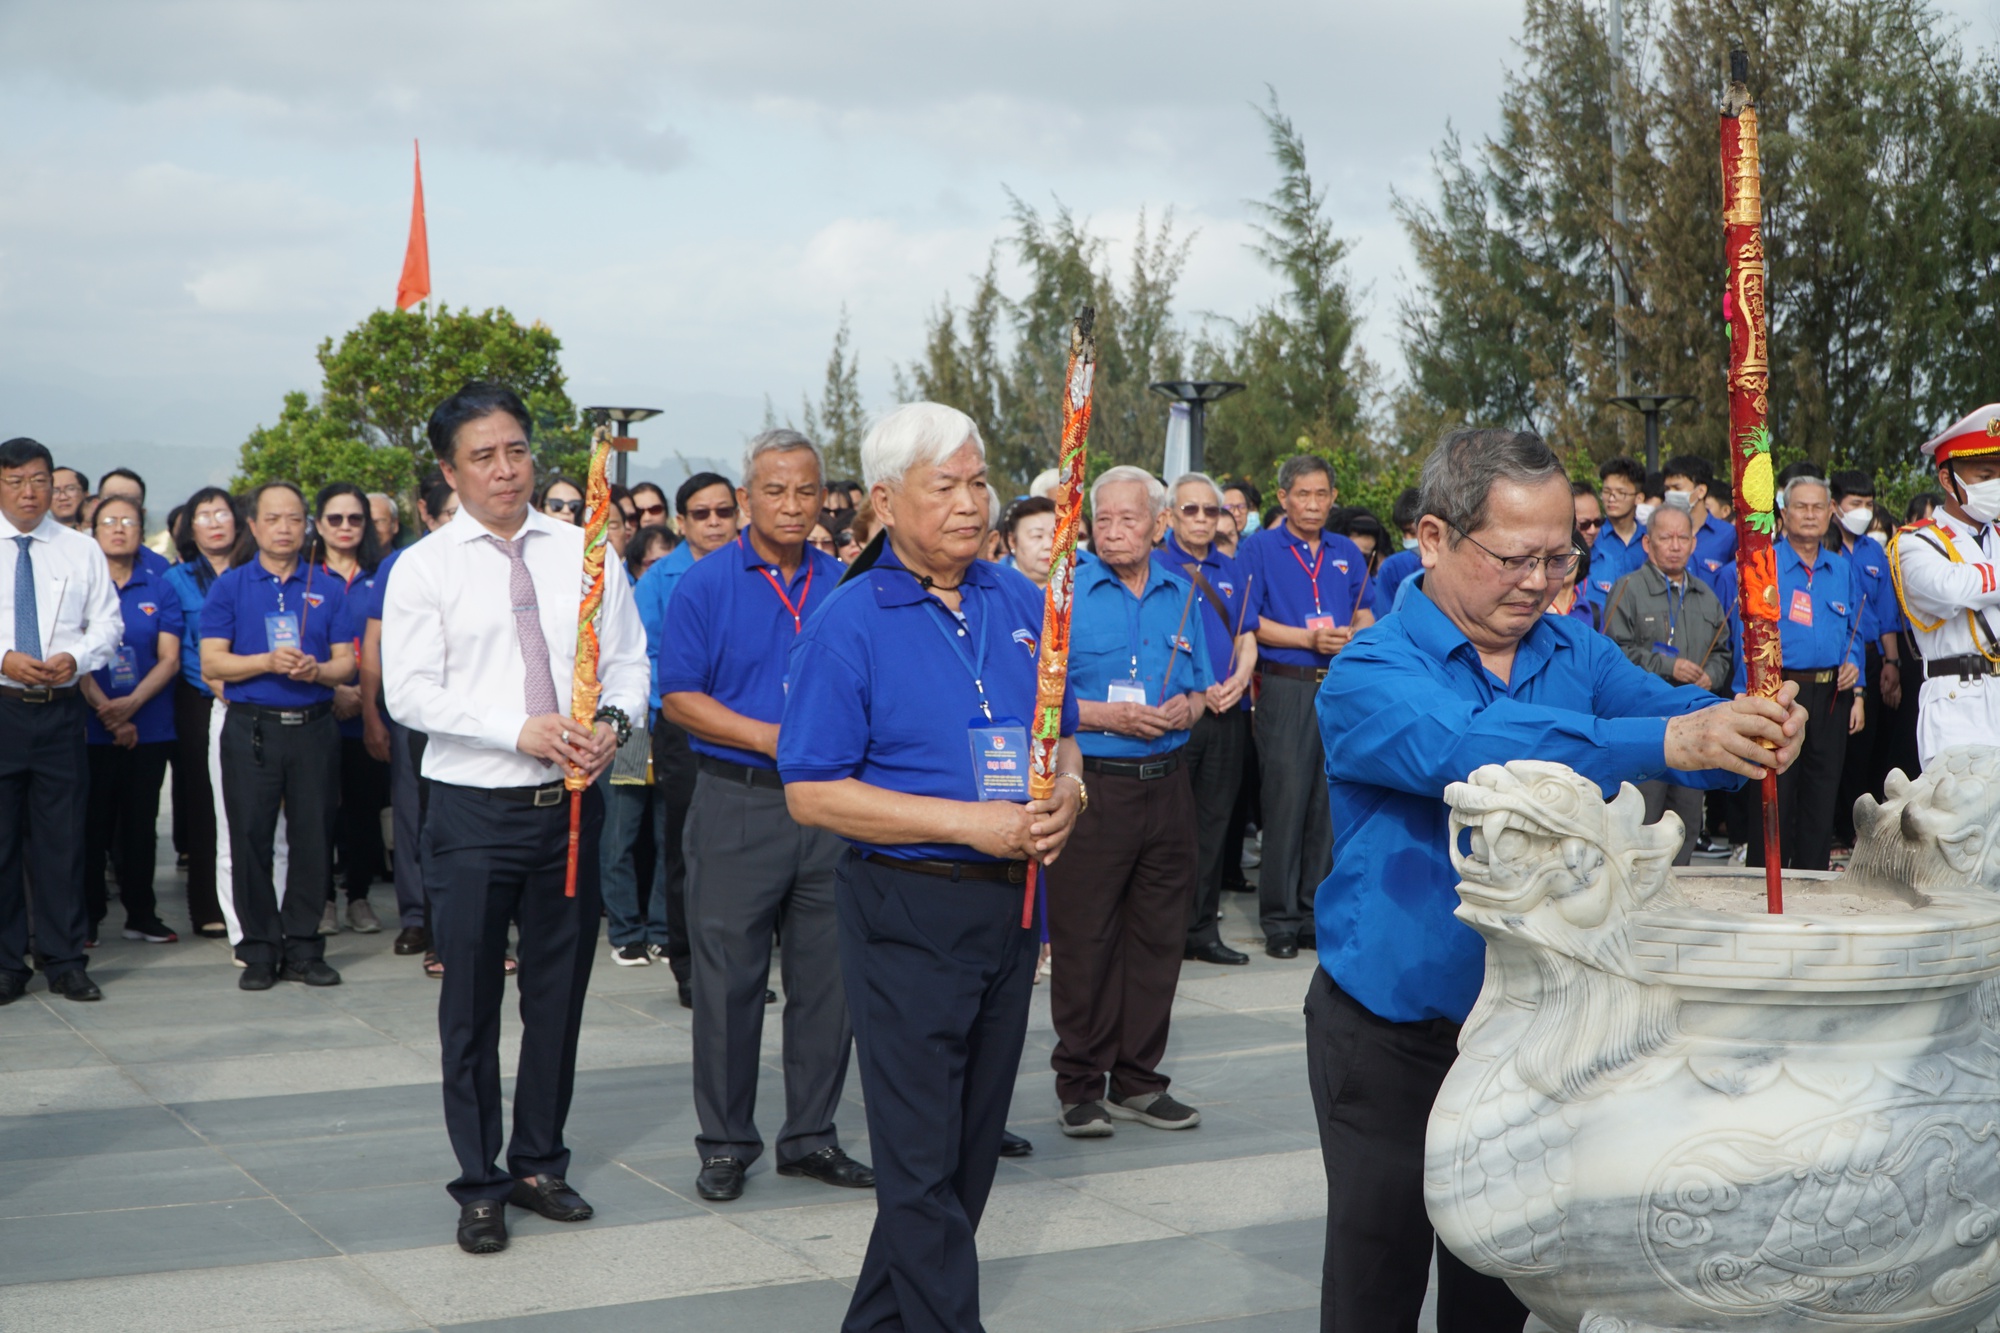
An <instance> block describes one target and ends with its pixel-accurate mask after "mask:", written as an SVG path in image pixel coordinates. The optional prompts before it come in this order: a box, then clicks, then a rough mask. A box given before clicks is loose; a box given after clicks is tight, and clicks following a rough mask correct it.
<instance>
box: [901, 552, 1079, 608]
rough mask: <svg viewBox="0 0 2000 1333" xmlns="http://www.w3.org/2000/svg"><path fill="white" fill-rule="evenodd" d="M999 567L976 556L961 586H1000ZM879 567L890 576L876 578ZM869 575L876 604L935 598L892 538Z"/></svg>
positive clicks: (914, 603)
mask: <svg viewBox="0 0 2000 1333" xmlns="http://www.w3.org/2000/svg"><path fill="white" fill-rule="evenodd" d="M997 568H998V567H997V566H994V565H989V564H987V563H986V562H985V561H984V560H975V561H973V562H972V563H971V564H970V565H968V566H967V567H966V570H965V578H964V581H963V582H961V583H960V584H959V586H960V587H965V586H966V585H967V584H970V585H971V586H972V587H975V588H981V589H992V588H997V587H999V586H1000V579H999V575H998V573H997V572H996V570H997ZM876 570H882V571H884V572H887V573H888V574H889V577H887V578H876V577H875V571H876ZM867 577H868V578H869V580H870V581H871V582H872V583H873V584H874V585H875V604H876V605H877V606H917V605H920V604H922V603H924V602H927V601H930V600H932V598H931V595H930V593H928V592H926V591H925V590H924V586H923V584H921V583H919V582H917V580H916V578H915V576H914V575H911V574H910V569H909V566H908V565H905V564H904V563H903V562H902V561H901V560H898V559H897V558H896V547H895V545H894V543H892V542H889V541H886V540H885V541H884V542H883V543H882V554H881V555H879V556H877V557H876V560H875V564H874V566H873V567H872V568H870V569H869V570H868V571H867ZM1021 577H1022V578H1026V577H1027V575H1026V574H1023V575H1022V576H1021ZM1077 577H1078V578H1081V577H1083V570H1082V569H1081V568H1080V567H1079V568H1078V570H1077Z"/></svg>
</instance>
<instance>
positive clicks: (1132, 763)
mask: <svg viewBox="0 0 2000 1333" xmlns="http://www.w3.org/2000/svg"><path fill="white" fill-rule="evenodd" d="M1180 767H1181V752H1180V751H1179V750H1175V751H1173V752H1172V753H1170V754H1163V755H1158V756H1155V757H1153V758H1150V759H1094V758H1092V757H1091V756H1090V755H1085V756H1084V757H1083V771H1084V772H1086V773H1102V774H1104V776H1106V777H1108V778H1137V779H1139V781H1141V782H1151V781H1153V780H1154V779H1156V778H1164V777H1167V776H1169V775H1171V774H1174V773H1178V772H1179V771H1180Z"/></svg>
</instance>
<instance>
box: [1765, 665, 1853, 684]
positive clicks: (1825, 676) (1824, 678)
mask: <svg viewBox="0 0 2000 1333" xmlns="http://www.w3.org/2000/svg"><path fill="white" fill-rule="evenodd" d="M1778 674H1779V675H1780V676H1782V677H1783V678H1784V679H1786V680H1795V681H1797V682H1798V683H1799V684H1801V685H1831V684H1833V682H1834V680H1835V679H1836V678H1837V677H1838V676H1839V675H1840V668H1838V667H1824V668H1821V667H1801V668H1800V669H1799V670H1797V671H1793V670H1791V669H1789V668H1787V669H1786V670H1784V671H1781V672H1779V673H1778Z"/></svg>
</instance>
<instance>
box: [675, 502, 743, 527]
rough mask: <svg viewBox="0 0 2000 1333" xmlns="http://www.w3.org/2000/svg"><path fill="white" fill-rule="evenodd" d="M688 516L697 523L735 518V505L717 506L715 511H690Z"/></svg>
mask: <svg viewBox="0 0 2000 1333" xmlns="http://www.w3.org/2000/svg"><path fill="white" fill-rule="evenodd" d="M687 516H688V517H689V518H691V519H693V520H694V521H695V522H697V523H706V522H708V521H709V520H710V519H712V518H735V517H736V506H735V505H717V506H715V508H713V509H690V510H688V511H687Z"/></svg>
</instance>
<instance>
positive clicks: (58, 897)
mask: <svg viewBox="0 0 2000 1333" xmlns="http://www.w3.org/2000/svg"><path fill="white" fill-rule="evenodd" d="M83 709H84V703H83V696H82V695H80V694H72V695H69V696H68V697H66V698H61V699H54V700H51V701H50V702H48V703H45V704H31V703H25V702H23V701H21V700H19V699H0V972H11V973H13V974H14V975H15V976H17V977H21V978H23V979H25V978H26V977H27V976H28V961H27V954H28V913H29V897H30V895H32V896H33V899H34V904H33V905H34V921H35V952H36V953H38V954H40V955H41V962H42V969H43V971H45V972H47V973H48V975H49V976H50V977H51V978H54V977H59V976H61V975H62V974H63V973H65V972H81V971H83V964H84V956H83V941H84V938H85V935H86V932H87V931H88V929H89V922H88V920H87V914H86V912H85V908H84V897H83V838H84V813H85V806H86V802H85V801H84V800H82V799H80V797H81V794H82V792H83V788H84V784H85V783H86V782H88V781H89V780H90V774H89V761H88V760H87V759H86V758H85V756H84V751H85V749H86V748H88V747H86V746H85V745H84V742H83Z"/></svg>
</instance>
